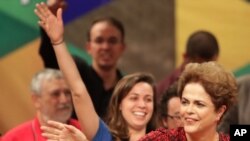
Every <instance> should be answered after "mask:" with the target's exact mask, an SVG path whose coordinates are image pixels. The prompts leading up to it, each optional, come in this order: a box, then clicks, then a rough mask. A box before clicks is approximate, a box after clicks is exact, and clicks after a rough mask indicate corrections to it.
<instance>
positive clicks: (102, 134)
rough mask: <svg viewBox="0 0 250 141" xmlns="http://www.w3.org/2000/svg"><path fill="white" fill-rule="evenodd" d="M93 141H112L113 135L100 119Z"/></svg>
mask: <svg viewBox="0 0 250 141" xmlns="http://www.w3.org/2000/svg"><path fill="white" fill-rule="evenodd" d="M93 141H112V135H111V133H110V132H109V129H108V127H107V125H106V124H105V123H104V122H103V120H101V119H100V123H99V128H98V131H97V133H96V135H95V137H94V139H93Z"/></svg>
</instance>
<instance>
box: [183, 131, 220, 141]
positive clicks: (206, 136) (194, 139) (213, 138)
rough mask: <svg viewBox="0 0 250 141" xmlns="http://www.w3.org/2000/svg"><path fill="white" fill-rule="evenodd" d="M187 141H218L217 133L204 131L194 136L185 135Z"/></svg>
mask: <svg viewBox="0 0 250 141" xmlns="http://www.w3.org/2000/svg"><path fill="white" fill-rule="evenodd" d="M186 137H187V141H219V133H218V132H217V131H216V130H214V131H211V132H209V131H206V132H204V133H197V134H195V135H193V134H188V133H186Z"/></svg>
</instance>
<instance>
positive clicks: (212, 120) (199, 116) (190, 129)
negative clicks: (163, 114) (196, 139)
mask: <svg viewBox="0 0 250 141" xmlns="http://www.w3.org/2000/svg"><path fill="white" fill-rule="evenodd" d="M221 112H222V113H223V112H224V111H221V110H219V112H215V107H214V104H213V103H212V101H211V97H210V95H209V94H208V93H207V92H206V91H205V89H204V88H203V86H202V85H201V84H200V83H188V84H187V85H186V86H185V87H184V90H183V92H182V98H181V111H180V113H181V117H182V121H183V124H184V129H185V131H186V133H188V134H190V133H191V134H193V133H201V132H206V131H209V129H212V130H214V129H216V126H217V122H218V121H219V119H220V117H221V115H222V113H221Z"/></svg>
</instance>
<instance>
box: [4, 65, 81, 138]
mask: <svg viewBox="0 0 250 141" xmlns="http://www.w3.org/2000/svg"><path fill="white" fill-rule="evenodd" d="M31 98H32V101H33V104H34V107H35V109H36V117H35V118H34V119H33V120H31V121H28V122H25V123H23V124H21V125H19V126H17V127H15V128H13V129H11V130H10V131H8V132H7V133H6V134H4V135H3V137H2V140H1V141H45V140H46V139H45V138H44V137H43V136H42V135H41V134H42V132H41V129H40V127H41V126H42V125H46V124H47V121H48V120H53V121H58V122H61V123H65V124H69V125H73V126H75V127H76V128H78V129H80V124H79V123H78V121H76V120H74V119H71V118H70V116H71V113H72V110H73V104H72V99H71V93H70V89H69V87H68V85H67V83H66V81H65V80H64V77H63V75H62V73H61V72H60V71H59V70H55V69H44V70H42V71H40V72H38V73H37V74H36V75H34V77H33V78H32V81H31ZM24 114H25V113H24Z"/></svg>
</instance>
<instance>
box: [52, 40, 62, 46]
mask: <svg viewBox="0 0 250 141" xmlns="http://www.w3.org/2000/svg"><path fill="white" fill-rule="evenodd" d="M63 42H64V40H63V39H62V40H61V41H59V42H51V44H52V45H54V46H56V45H60V44H61V43H63Z"/></svg>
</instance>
